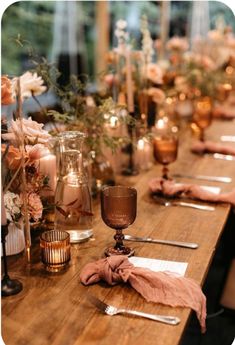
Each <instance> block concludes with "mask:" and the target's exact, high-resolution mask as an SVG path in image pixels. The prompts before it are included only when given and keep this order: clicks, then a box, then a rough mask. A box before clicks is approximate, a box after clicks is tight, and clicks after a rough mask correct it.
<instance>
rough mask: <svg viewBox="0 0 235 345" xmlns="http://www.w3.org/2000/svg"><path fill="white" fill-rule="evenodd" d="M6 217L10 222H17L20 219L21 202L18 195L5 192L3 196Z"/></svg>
mask: <svg viewBox="0 0 235 345" xmlns="http://www.w3.org/2000/svg"><path fill="white" fill-rule="evenodd" d="M4 205H5V208H6V216H7V219H8V220H9V221H10V222H14V221H18V220H19V218H20V217H21V207H22V202H21V200H20V197H19V195H18V194H15V193H12V192H9V191H7V192H6V193H5V195H4Z"/></svg>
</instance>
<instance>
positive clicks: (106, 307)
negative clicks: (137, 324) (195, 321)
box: [87, 295, 180, 325]
mask: <svg viewBox="0 0 235 345" xmlns="http://www.w3.org/2000/svg"><path fill="white" fill-rule="evenodd" d="M87 297H88V299H89V301H90V302H91V303H92V304H93V305H94V306H95V307H96V308H98V309H99V310H100V311H102V312H103V313H105V314H107V315H109V316H114V315H118V314H124V315H125V314H127V315H134V316H140V317H144V318H146V319H150V320H153V321H158V322H162V323H166V324H168V325H178V324H179V323H180V319H179V318H178V317H176V316H170V315H159V314H149V313H143V312H142V311H138V310H133V309H124V308H117V307H115V306H114V305H110V304H106V303H104V302H103V301H101V300H100V299H98V298H97V297H95V296H93V295H88V296H87Z"/></svg>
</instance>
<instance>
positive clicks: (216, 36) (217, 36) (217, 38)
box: [207, 30, 224, 42]
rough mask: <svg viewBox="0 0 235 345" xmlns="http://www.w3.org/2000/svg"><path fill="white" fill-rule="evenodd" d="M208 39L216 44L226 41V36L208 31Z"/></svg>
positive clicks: (215, 31) (216, 31)
mask: <svg viewBox="0 0 235 345" xmlns="http://www.w3.org/2000/svg"><path fill="white" fill-rule="evenodd" d="M207 37H208V38H209V39H210V40H211V41H214V42H219V41H222V40H223V39H224V35H223V34H222V33H221V32H220V31H219V30H210V31H208V33H207Z"/></svg>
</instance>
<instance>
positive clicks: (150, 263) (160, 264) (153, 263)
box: [129, 256, 188, 276]
mask: <svg viewBox="0 0 235 345" xmlns="http://www.w3.org/2000/svg"><path fill="white" fill-rule="evenodd" d="M129 261H130V262H131V263H132V264H133V265H134V266H135V267H141V268H149V269H150V270H151V271H154V272H164V271H168V272H173V273H176V274H179V275H180V276H184V275H185V272H186V269H187V266H188V263H187V262H177V261H167V260H158V259H149V258H142V257H137V256H132V257H131V258H129Z"/></svg>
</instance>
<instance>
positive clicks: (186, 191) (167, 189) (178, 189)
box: [149, 178, 235, 205]
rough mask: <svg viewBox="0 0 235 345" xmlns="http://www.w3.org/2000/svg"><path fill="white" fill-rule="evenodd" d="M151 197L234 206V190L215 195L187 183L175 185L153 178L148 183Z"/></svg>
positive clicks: (174, 183) (172, 181)
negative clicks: (195, 200) (175, 198)
mask: <svg viewBox="0 0 235 345" xmlns="http://www.w3.org/2000/svg"><path fill="white" fill-rule="evenodd" d="M149 188H150V191H151V193H152V194H153V195H155V194H156V195H160V196H164V197H174V196H175V197H185V198H192V199H198V200H202V201H209V202H225V203H230V204H232V205H235V189H233V190H232V191H231V192H228V193H222V194H216V193H213V192H211V191H209V190H208V188H207V189H205V188H203V187H201V186H198V185H194V184H187V183H176V182H175V181H174V180H165V179H163V178H154V179H152V180H151V181H149Z"/></svg>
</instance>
